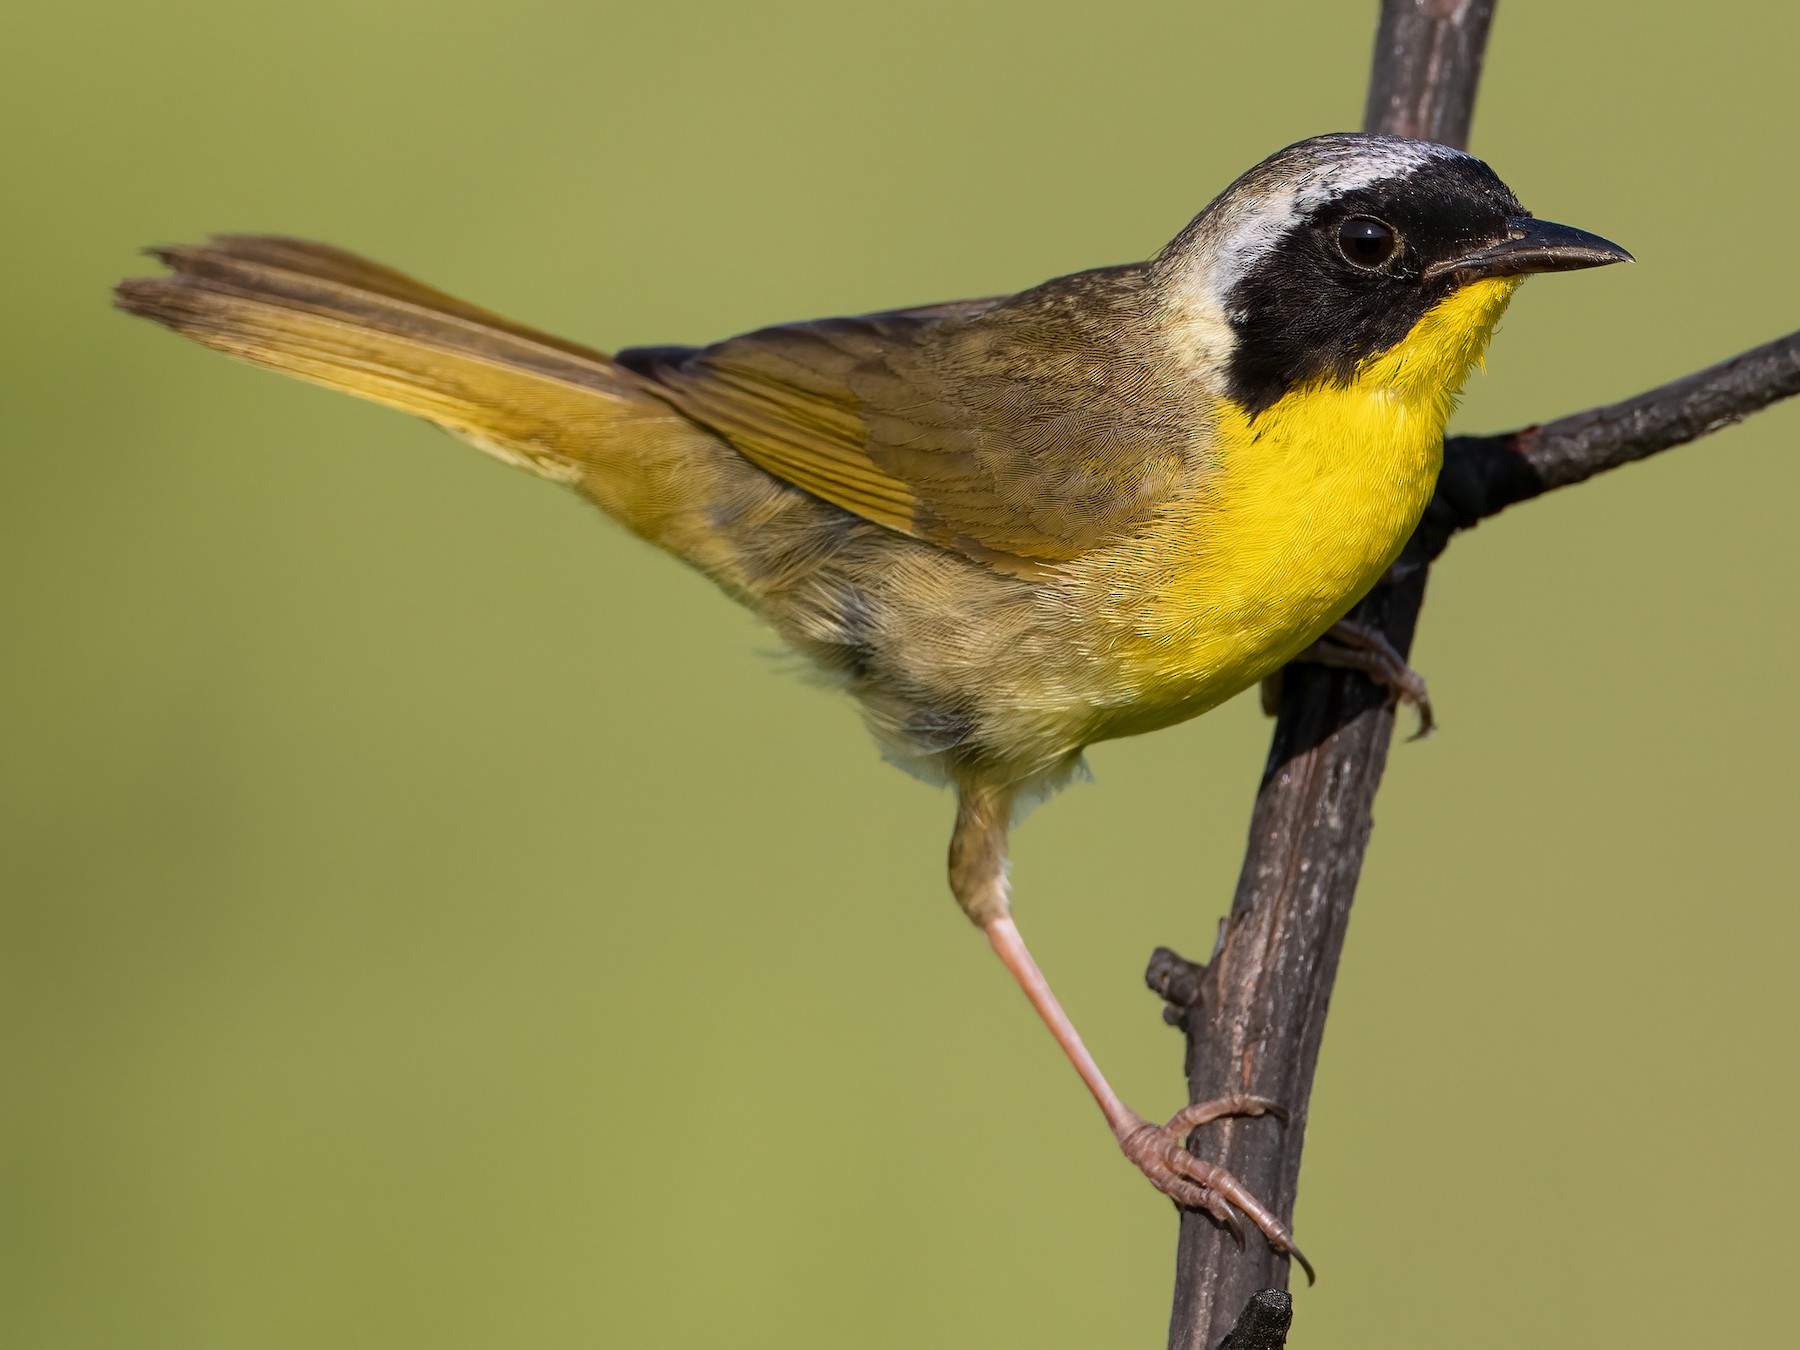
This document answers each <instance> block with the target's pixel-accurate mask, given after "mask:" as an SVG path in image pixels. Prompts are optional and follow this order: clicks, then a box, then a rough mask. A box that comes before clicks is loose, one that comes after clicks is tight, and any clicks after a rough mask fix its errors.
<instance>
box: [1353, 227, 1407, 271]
mask: <svg viewBox="0 0 1800 1350" xmlns="http://www.w3.org/2000/svg"><path fill="white" fill-rule="evenodd" d="M1399 247H1400V236H1399V235H1397V234H1395V233H1394V227H1393V226H1392V225H1389V224H1388V223H1387V222H1386V221H1383V220H1376V219H1375V217H1373V216H1351V217H1350V219H1348V220H1346V221H1345V222H1344V223H1343V224H1342V225H1340V226H1338V250H1339V251H1340V252H1341V253H1342V254H1343V255H1344V258H1345V259H1346V260H1347V261H1348V262H1350V263H1352V264H1353V265H1355V266H1357V267H1367V268H1376V267H1380V266H1381V264H1383V263H1384V262H1386V261H1387V260H1388V259H1389V258H1391V257H1393V256H1394V250H1395V249H1397V248H1399Z"/></svg>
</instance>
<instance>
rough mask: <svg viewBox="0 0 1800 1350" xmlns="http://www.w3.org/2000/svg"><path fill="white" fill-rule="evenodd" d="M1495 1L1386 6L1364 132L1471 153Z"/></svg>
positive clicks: (1425, 0) (1429, 0)
mask: <svg viewBox="0 0 1800 1350" xmlns="http://www.w3.org/2000/svg"><path fill="white" fill-rule="evenodd" d="M1493 21H1494V0H1409V2H1408V3H1403V4H1402V3H1395V0H1387V3H1384V4H1383V5H1382V7H1381V26H1380V27H1379V28H1378V29H1377V30H1376V32H1375V60H1374V67H1373V70H1372V71H1371V73H1370V75H1369V102H1368V105H1367V107H1366V108H1365V109H1364V110H1363V127H1364V129H1365V130H1368V131H1383V132H1386V133H1387V134H1388V135H1390V136H1413V137H1416V138H1417V139H1419V140H1422V141H1442V142H1443V143H1444V144H1445V145H1458V146H1466V145H1467V144H1468V143H1469V124H1470V123H1471V122H1472V121H1473V120H1474V117H1475V87H1476V86H1477V85H1478V84H1480V82H1481V58H1482V54H1483V53H1484V52H1485V51H1486V50H1487V36H1488V25H1489V24H1491V23H1492V22H1493Z"/></svg>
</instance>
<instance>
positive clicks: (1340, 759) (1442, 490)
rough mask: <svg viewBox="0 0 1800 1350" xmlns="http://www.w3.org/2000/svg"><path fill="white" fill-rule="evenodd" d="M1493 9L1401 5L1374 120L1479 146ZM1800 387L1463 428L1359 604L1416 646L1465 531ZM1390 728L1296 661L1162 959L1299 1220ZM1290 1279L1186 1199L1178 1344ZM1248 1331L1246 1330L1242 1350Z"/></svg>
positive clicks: (1795, 361) (1234, 1147)
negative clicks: (1208, 944)
mask: <svg viewBox="0 0 1800 1350" xmlns="http://www.w3.org/2000/svg"><path fill="white" fill-rule="evenodd" d="M1493 11H1494V4H1493V0H1384V3H1383V5H1382V13H1381V23H1380V28H1379V31H1378V34H1377V37H1376V43H1375V59H1374V72H1373V76H1372V78H1371V81H1370V90H1369V103H1368V119H1367V124H1366V125H1367V129H1368V130H1370V131H1379V132H1385V133H1389V134H1396V135H1408V136H1417V137H1424V138H1428V139H1432V140H1438V141H1442V142H1445V143H1446V144H1452V145H1458V146H1461V145H1463V144H1465V143H1466V140H1467V137H1468V131H1469V125H1470V121H1471V119H1472V116H1473V112H1474V105H1475V90H1476V84H1477V82H1478V80H1479V78H1480V74H1481V62H1482V52H1483V49H1484V46H1485V43H1486V39H1487V33H1488V27H1489V24H1490V22H1491V20H1492V18H1493ZM1797 392H1800V333H1796V334H1792V335H1790V336H1788V337H1786V338H1782V339H1779V340H1777V341H1775V342H1771V343H1768V344H1766V345H1765V346H1763V347H1759V348H1756V349H1754V350H1752V351H1750V352H1746V353H1744V354H1743V355H1742V356H1739V357H1736V358H1734V359H1733V360H1731V361H1728V362H1725V363H1723V364H1721V365H1718V366H1714V367H1711V368H1710V369H1708V370H1705V371H1701V372H1699V373H1697V374H1695V375H1692V376H1688V377H1686V378H1685V379H1682V380H1678V381H1675V382H1674V383H1673V384H1669V385H1665V386H1663V387H1662V388H1660V389H1656V390H1652V391H1650V392H1649V393H1646V394H1643V395H1640V396H1639V397H1637V398H1635V399H1630V400H1627V401H1626V402H1624V403H1620V404H1616V405H1612V406H1610V407H1606V408H1597V409H1593V410H1590V411H1588V412H1584V413H1578V414H1575V415H1573V416H1571V417H1565V418H1562V419H1559V420H1558V421H1556V422H1552V423H1550V424H1548V425H1546V426H1543V427H1528V428H1525V429H1524V430H1521V431H1517V432H1513V433H1510V434H1507V435H1504V436H1487V437H1459V438H1455V439H1452V440H1451V441H1449V442H1448V443H1447V444H1446V447H1445V468H1444V472H1443V474H1442V476H1441V478H1440V481H1439V484H1438V488H1437V492H1436V494H1435V495H1434V497H1433V499H1432V502H1431V505H1430V506H1429V507H1428V508H1427V511H1426V515H1425V518H1424V520H1423V521H1422V523H1421V525H1420V527H1419V530H1418V532H1417V533H1416V534H1415V536H1414V538H1413V539H1412V540H1411V541H1410V542H1409V544H1408V546H1407V549H1406V551H1405V552H1404V553H1403V554H1402V557H1401V560H1400V562H1399V563H1397V564H1396V565H1395V567H1394V568H1393V570H1392V571H1391V572H1390V573H1389V575H1388V577H1387V578H1385V579H1384V580H1383V582H1382V584H1381V585H1379V586H1378V587H1376V589H1375V590H1374V591H1373V592H1372V593H1371V594H1370V595H1369V596H1368V597H1367V598H1366V599H1365V600H1364V601H1363V602H1362V603H1361V604H1360V605H1359V606H1358V607H1357V608H1356V610H1354V611H1353V613H1352V616H1351V617H1353V618H1354V619H1356V620H1357V621H1358V622H1360V623H1362V624H1365V625H1370V626H1373V627H1376V628H1378V629H1379V630H1380V631H1381V632H1382V633H1383V634H1384V635H1385V636H1386V637H1387V639H1388V641H1389V642H1391V643H1392V644H1393V646H1394V648H1395V650H1396V651H1398V652H1400V653H1401V654H1402V655H1404V654H1405V653H1407V652H1408V651H1409V650H1410V648H1411V646H1412V639H1413V632H1414V629H1415V627H1416V625H1417V623H1418V618H1419V611H1420V608H1421V606H1422V605H1423V603H1424V599H1425V585H1426V579H1427V576H1428V574H1429V570H1430V564H1431V561H1432V559H1434V558H1436V557H1437V556H1438V554H1439V553H1441V552H1442V551H1443V549H1444V547H1445V546H1446V545H1447V544H1448V543H1449V540H1450V538H1451V537H1452V536H1453V535H1454V534H1455V533H1456V532H1457V531H1459V530H1463V529H1468V528H1470V527H1472V526H1473V525H1475V524H1476V523H1477V522H1479V521H1480V520H1482V519H1485V518H1486V517H1487V516H1490V515H1493V514H1495V513H1497V512H1498V511H1500V510H1503V509H1504V508H1505V507H1507V506H1509V505H1512V504H1515V503H1517V502H1521V501H1525V500H1527V499H1529V498H1531V497H1534V496H1536V495H1538V494H1539V493H1542V492H1545V491H1548V490H1549V489H1551V488H1554V487H1561V486H1566V485H1568V484H1571V483H1576V482H1581V481H1584V480H1585V479H1587V478H1589V477H1592V476H1593V475H1594V474H1596V473H1599V472H1601V471H1603V470H1605V469H1608V468H1612V467H1616V466H1617V465H1620V464H1625V463H1629V462H1631V461H1633V460H1636V459H1641V458H1643V457H1645V456H1646V455H1650V454H1654V453H1656V452H1657V451H1659V450H1664V449H1667V448H1669V447H1671V446H1674V445H1678V444H1682V443H1684V442H1686V441H1690V440H1693V439H1696V438H1697V437H1699V436H1703V435H1706V434H1707V433H1709V432H1711V431H1714V430H1717V429H1718V428H1720V427H1722V426H1725V425H1728V424H1730V423H1731V422H1735V421H1737V420H1740V419H1741V418H1743V417H1745V416H1747V415H1748V414H1749V413H1751V412H1754V411H1756V410H1758V409H1760V408H1762V407H1766V406H1767V405H1768V404H1770V403H1772V402H1774V401H1776V400H1777V399H1780V398H1784V397H1787V396H1788V395H1791V394H1794V393H1797ZM1393 728H1394V712H1393V710H1392V709H1391V708H1389V707H1388V706H1387V704H1386V700H1385V696H1384V695H1383V694H1382V693H1381V692H1379V691H1377V689H1376V688H1375V687H1374V686H1373V685H1371V684H1370V683H1369V682H1368V681H1367V680H1365V679H1364V678H1363V677H1362V676H1360V675H1356V674H1352V673H1349V672H1345V671H1335V670H1326V669H1324V668H1322V667H1318V666H1311V665H1296V666H1290V667H1289V668H1288V669H1287V670H1286V671H1285V672H1284V673H1283V678H1282V691H1281V700H1280V709H1279V712H1278V716H1277V721H1276V726H1275V735H1274V742H1273V744H1272V746H1271V747H1270V751H1269V759H1268V763H1267V766H1266V768H1265V770H1264V775H1263V780H1262V784H1261V787H1260V790H1259V792H1258V794H1257V799H1256V807H1255V811H1254V814H1253V816H1252V819H1251V826H1250V842H1249V849H1248V852H1247V854H1246V856H1245V859H1244V866H1243V871H1242V873H1241V875H1240V877H1239V880H1238V887H1237V893H1236V895H1235V897H1234V899H1233V901H1232V907H1231V912H1230V915H1229V916H1228V917H1227V919H1226V921H1225V924H1224V925H1223V928H1222V930H1221V933H1220V941H1219V946H1218V950H1217V951H1216V952H1215V954H1214V956H1213V959H1212V960H1211V961H1210V962H1209V963H1208V964H1206V965H1198V964H1195V963H1191V962H1188V961H1184V960H1183V959H1182V958H1180V957H1179V956H1176V955H1175V954H1174V953H1173V952H1170V951H1168V950H1167V949H1166V948H1159V949H1158V951H1157V952H1156V954H1155V955H1154V956H1153V957H1152V958H1151V963H1150V968H1149V970H1148V972H1147V974H1146V979H1147V980H1148V982H1149V984H1150V985H1151V987H1152V988H1153V989H1155V990H1157V991H1158V992H1159V993H1161V994H1163V996H1164V998H1165V999H1166V1000H1167V1001H1168V1002H1169V1005H1170V1006H1169V1008H1168V1010H1167V1011H1166V1016H1168V1018H1169V1020H1171V1021H1173V1022H1175V1023H1176V1024H1177V1025H1179V1026H1181V1027H1182V1029H1183V1031H1184V1032H1185V1033H1186V1036H1187V1065H1186V1067H1187V1077H1188V1094H1189V1100H1191V1101H1196V1102H1198V1101H1204V1100H1208V1099H1211V1098H1215V1097H1219V1096H1224V1095H1227V1094H1232V1093H1242V1092H1248V1093H1254V1094H1257V1095H1259V1096H1264V1097H1269V1098H1273V1099H1274V1100H1276V1101H1279V1102H1281V1103H1282V1104H1283V1105H1284V1106H1285V1107H1286V1108H1287V1111H1288V1113H1289V1115H1288V1119H1287V1120H1286V1122H1285V1123H1284V1122H1281V1121H1277V1120H1274V1119H1271V1118H1268V1117H1263V1118H1258V1119H1245V1120H1231V1121H1224V1122H1220V1123H1217V1124H1214V1125H1211V1126H1208V1127H1207V1128H1206V1129H1205V1130H1203V1131H1201V1132H1199V1133H1198V1134H1196V1136H1195V1137H1194V1138H1193V1139H1192V1140H1191V1141H1190V1144H1189V1147H1190V1148H1192V1149H1193V1151H1194V1152H1195V1153H1196V1154H1198V1155H1199V1156H1201V1157H1203V1158H1207V1159H1210V1160H1212V1161H1215V1162H1219V1163H1221V1164H1223V1165H1224V1166H1226V1167H1227V1168H1229V1169H1230V1170H1231V1171H1232V1172H1233V1173H1234V1174H1236V1176H1237V1177H1238V1179H1239V1180H1240V1181H1242V1182H1243V1183H1244V1184H1245V1185H1246V1186H1248V1187H1249V1189H1250V1190H1251V1191H1252V1192H1253V1193H1255V1194H1256V1195H1257V1196H1259V1197H1260V1198H1261V1199H1262V1200H1263V1201H1264V1203H1266V1204H1268V1205H1269V1206H1270V1207H1271V1208H1272V1209H1273V1210H1274V1211H1275V1212H1276V1213H1277V1214H1278V1215H1280V1216H1281V1217H1282V1218H1283V1219H1284V1220H1290V1221H1291V1219H1292V1215H1293V1209H1294V1199H1295V1194H1296V1191H1297V1188H1298V1183H1299V1175H1300V1154H1301V1147H1302V1145H1303V1143H1304V1141H1305V1136H1306V1120H1307V1109H1308V1103H1309V1100H1310V1097H1311V1093H1312V1082H1313V1074H1314V1071H1315V1069H1316V1067H1317V1064H1318V1056H1319V1046H1320V1042H1321V1039H1322V1037H1323V1034H1324V1026H1325V1014H1326V1011H1327V1009H1328V1008H1329V1006H1330V1001H1331V988H1332V983H1333V980H1334V979H1335V977H1336V974H1337V965H1338V958H1339V955H1340V954H1341V952H1342V951H1343V944H1344V936H1345V932H1346V930H1347V928H1348V926H1349V921H1350V905H1351V900H1352V898H1353V897H1354V895H1355V892H1356V882H1357V877H1358V875H1359V874H1360V872H1361V870H1362V860H1363V851H1364V849H1365V847H1366V846H1367V844H1368V840H1369V833H1370V830H1371V827H1372V812H1373V805H1374V799H1375V792H1376V789H1377V788H1378V787H1379V786H1380V783H1381V775H1382V771H1383V769H1384V768H1385V767H1386V764H1387V753H1388V745H1389V742H1390V740H1391V738H1392V733H1393ZM1299 1236H1300V1238H1301V1239H1302V1241H1303V1242H1304V1238H1305V1234H1304V1232H1302V1233H1300V1234H1299ZM1287 1276H1288V1264H1287V1261H1286V1259H1285V1258H1282V1257H1280V1256H1277V1255H1276V1254H1275V1253H1274V1252H1273V1251H1272V1250H1270V1249H1269V1247H1268V1246H1267V1244H1266V1243H1262V1242H1260V1241H1258V1240H1256V1238H1255V1236H1254V1235H1252V1238H1251V1241H1250V1243H1249V1245H1248V1248H1247V1250H1244V1251H1239V1250H1238V1249H1237V1247H1236V1246H1235V1245H1234V1243H1233V1242H1232V1240H1231V1238H1230V1236H1229V1235H1228V1234H1227V1233H1226V1232H1225V1231H1224V1230H1223V1229H1222V1228H1220V1227H1219V1226H1218V1225H1217V1224H1215V1223H1214V1222H1213V1221H1212V1220H1211V1219H1210V1218H1209V1217H1208V1216H1207V1215H1205V1214H1203V1213H1199V1212H1195V1211H1186V1210H1184V1211H1183V1212H1182V1216H1181V1233H1180V1240H1179V1245H1178V1248H1177V1254H1176V1278H1175V1301H1174V1310H1173V1314H1172V1317H1171V1320H1170V1327H1169V1345H1170V1346H1171V1347H1172V1350H1212V1348H1213V1347H1216V1346H1219V1345H1220V1343H1221V1337H1224V1336H1225V1335H1226V1332H1227V1329H1228V1328H1231V1327H1232V1326H1233V1323H1234V1321H1235V1322H1236V1323H1237V1325H1238V1328H1239V1330H1241V1331H1243V1333H1244V1337H1249V1336H1250V1335H1251V1333H1252V1330H1253V1329H1254V1336H1255V1337H1256V1338H1258V1339H1256V1343H1257V1344H1258V1345H1259V1346H1261V1345H1267V1346H1270V1347H1276V1346H1279V1345H1280V1344H1282V1341H1283V1339H1284V1338H1285V1334H1286V1323H1285V1319H1276V1320H1279V1321H1280V1326H1279V1327H1276V1326H1275V1323H1274V1322H1273V1321H1271V1320H1270V1316H1271V1310H1272V1309H1274V1308H1276V1307H1278V1306H1279V1307H1285V1304H1277V1303H1275V1302H1274V1301H1273V1300H1274V1299H1278V1298H1281V1297H1282V1296H1281V1295H1279V1293H1277V1292H1275V1291H1279V1290H1281V1289H1283V1288H1285V1286H1286V1284H1287ZM1259 1291H1262V1292H1260V1293H1259ZM1240 1313H1241V1317H1240ZM1244 1337H1240V1336H1239V1335H1238V1332H1235V1331H1234V1332H1233V1333H1232V1337H1231V1339H1230V1344H1231V1345H1232V1347H1233V1350H1235V1347H1236V1345H1237V1342H1238V1340H1239V1339H1243V1338H1244ZM1247 1343H1248V1341H1247V1340H1246V1344H1247Z"/></svg>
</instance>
